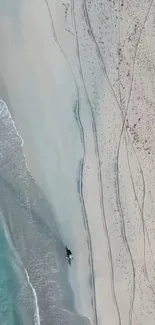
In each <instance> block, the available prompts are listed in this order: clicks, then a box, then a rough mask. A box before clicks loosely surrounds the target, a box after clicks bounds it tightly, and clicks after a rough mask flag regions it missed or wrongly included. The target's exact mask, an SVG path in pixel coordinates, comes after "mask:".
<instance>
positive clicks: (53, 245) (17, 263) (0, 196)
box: [0, 102, 89, 325]
mask: <svg viewBox="0 0 155 325" xmlns="http://www.w3.org/2000/svg"><path fill="white" fill-rule="evenodd" d="M0 213H1V214H0V215H1V219H0V220H1V222H0V290H1V291H0V325H1V324H3V325H14V324H15V325H18V324H19V325H40V324H41V325H43V324H46V325H51V324H52V325H57V324H59V325H61V324H63V325H85V324H89V321H88V320H87V319H86V318H84V317H81V316H80V315H78V314H77V313H76V311H75V308H74V296H73V293H72V290H71V288H70V285H69V282H68V264H67V262H66V259H65V246H64V245H65V243H63V240H62V238H61V235H60V232H59V227H58V225H57V222H56V220H55V215H54V212H53V211H52V209H51V206H49V204H48V202H47V200H46V199H45V197H44V195H43V193H42V191H41V190H40V189H39V188H38V186H37V185H36V184H35V182H34V179H33V178H32V176H31V174H30V172H29V170H28V169H27V167H26V161H25V158H24V155H23V151H22V139H21V138H20V136H19V135H18V133H17V131H16V129H15V126H14V123H13V121H12V119H11V116H10V114H9V111H8V109H7V107H6V105H5V104H4V103H3V102H0Z"/></svg>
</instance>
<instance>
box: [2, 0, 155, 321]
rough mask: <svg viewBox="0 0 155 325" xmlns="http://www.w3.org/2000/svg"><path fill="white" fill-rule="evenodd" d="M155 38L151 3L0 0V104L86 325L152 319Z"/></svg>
mask: <svg viewBox="0 0 155 325" xmlns="http://www.w3.org/2000/svg"><path fill="white" fill-rule="evenodd" d="M154 41H155V35H154V2H153V1H150V0H149V1H148V0H147V1H145V2H141V1H136V2H134V1H123V0H120V1H103V0H102V1H100V3H99V2H97V3H94V4H93V2H92V1H86V0H83V1H74V0H72V1H65V2H61V1H59V0H57V1H54V0H53V1H52V0H48V1H43V0H37V1H36V0H34V1H30V0H28V1H25V2H24V1H22V0H21V1H20V0H18V1H17V0H16V1H15V2H14V4H13V5H12V2H11V1H9V0H6V1H5V4H4V2H3V1H2V0H1V1H0V44H1V51H0V73H1V78H0V80H1V81H0V97H1V98H2V99H3V100H5V101H6V102H7V104H8V106H9V108H10V112H11V114H12V117H13V119H14V121H15V124H16V127H17V129H18V132H19V133H20V134H21V136H22V138H23V139H24V152H25V155H26V159H27V164H28V167H29V169H30V171H31V173H32V175H33V177H34V178H35V180H36V182H37V183H38V184H39V186H40V187H41V189H42V190H43V192H44V194H45V196H46V198H47V199H48V201H49V203H50V204H51V206H52V207H53V208H54V210H55V214H56V216H57V221H58V223H59V227H60V231H61V236H62V238H63V240H64V242H66V243H67V245H68V246H69V247H71V249H72V250H73V252H74V254H75V257H76V258H75V260H74V263H73V265H72V268H71V269H70V270H69V277H70V283H71V287H72V289H73V291H74V294H75V304H76V308H77V311H78V312H79V313H82V314H83V315H85V316H87V317H89V318H90V319H91V320H92V322H93V323H94V322H96V323H98V324H111V325H115V324H116V325H121V324H122V325H125V324H130V325H131V324H133V325H136V324H138V325H139V324H141V325H144V324H149V325H152V324H154V320H155V305H154V299H155V279H154V270H155V262H154V259H155V249H154V247H155V235H154V232H155V221H154V212H155V211H154V210H155V207H154V193H155V192H154V190H155V189H154V183H155V182H154V178H155V160H154V154H155V142H154V122H155V121H154V119H155V114H154V57H155V53H154V51H155V44H154Z"/></svg>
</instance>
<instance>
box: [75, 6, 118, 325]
mask: <svg viewBox="0 0 155 325" xmlns="http://www.w3.org/2000/svg"><path fill="white" fill-rule="evenodd" d="M72 3H73V20H74V28H75V34H76V40H77V56H78V61H79V71H80V75H81V79H82V82H83V86H84V91H85V95H86V99H87V103H88V106H89V109H90V113H91V117H92V129H93V137H94V145H95V154H96V160H97V169H98V182H99V191H100V206H101V211H102V220H103V228H104V230H105V235H106V239H107V243H108V249H109V252H108V257H109V264H110V273H111V288H112V295H113V301H114V304H115V307H116V310H117V315H118V322H119V325H121V316H120V311H119V307H118V302H117V298H116V292H115V286H114V270H113V258H112V250H111V244H110V238H109V233H108V227H107V221H106V216H105V209H104V202H103V185H102V173H101V161H100V154H99V145H98V137H97V128H96V122H95V116H94V113H93V108H92V105H91V101H90V98H89V96H88V92H87V89H86V85H85V80H84V76H83V72H82V65H81V58H80V50H79V41H78V33H77V27H76V20H75V12H74V0H72Z"/></svg>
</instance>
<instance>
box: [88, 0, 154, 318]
mask: <svg viewBox="0 0 155 325" xmlns="http://www.w3.org/2000/svg"><path fill="white" fill-rule="evenodd" d="M83 2H84V3H83V7H84V11H85V20H86V23H87V25H88V27H89V32H90V34H91V37H92V39H93V41H94V43H95V45H96V50H97V54H98V57H99V58H100V60H101V62H102V64H103V72H104V73H105V75H106V77H107V80H108V82H109V85H110V88H111V90H112V93H113V96H114V98H115V100H116V103H117V104H118V106H119V108H120V109H121V111H122V108H121V106H120V104H119V102H118V100H117V97H116V94H115V92H114V89H113V87H112V84H111V82H110V79H109V77H108V74H107V71H106V67H105V63H104V60H103V57H102V55H101V52H100V48H99V46H98V43H97V41H96V39H95V36H94V34H93V31H92V27H91V24H90V20H89V16H88V11H87V5H86V0H83ZM152 3H153V0H152V1H151V3H150V6H149V8H148V11H147V14H146V16H145V19H144V23H143V26H142V29H141V32H140V35H139V38H138V41H137V44H136V50H135V56H134V62H133V71H132V80H131V87H130V91H129V98H128V103H127V109H126V112H125V116H124V121H123V125H122V130H121V134H120V141H119V144H118V150H117V160H116V164H117V168H116V170H117V187H119V179H118V178H119V176H118V160H119V151H120V144H121V138H122V135H123V131H124V126H125V120H126V115H127V112H128V107H129V102H130V97H131V92H132V86H133V77H134V68H135V60H136V53H137V48H138V44H139V41H140V38H141V34H142V31H143V28H144V26H145V23H146V20H147V17H148V15H149V12H150V9H151V6H152ZM118 194H119V195H120V193H119V191H118ZM119 200H120V197H119ZM120 207H121V202H120ZM121 210H122V209H121ZM120 212H121V211H120ZM122 213H123V210H122V212H121V215H122ZM122 216H123V215H122ZM123 218H124V216H123ZM124 230H125V229H124ZM126 239H127V238H126ZM127 247H128V248H129V255H130V258H131V264H132V268H133V290H134V291H135V279H134V278H135V275H134V274H135V267H134V263H133V258H132V254H131V251H130V247H129V246H127ZM134 296H135V292H133V296H132V301H131V307H130V312H129V315H130V316H129V317H130V318H129V319H130V323H131V322H132V312H133V305H134Z"/></svg>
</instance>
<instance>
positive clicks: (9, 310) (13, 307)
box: [0, 217, 21, 325]
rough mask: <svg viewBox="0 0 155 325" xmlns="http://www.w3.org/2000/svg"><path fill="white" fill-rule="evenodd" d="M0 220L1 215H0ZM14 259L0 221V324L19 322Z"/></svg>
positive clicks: (17, 282)
mask: <svg viewBox="0 0 155 325" xmlns="http://www.w3.org/2000/svg"><path fill="white" fill-rule="evenodd" d="M0 220H1V217H0ZM15 263H16V261H15V259H14V257H13V253H12V250H11V248H10V245H9V243H8V240H7V237H6V233H5V229H4V225H3V223H2V220H1V222H0V324H3V325H19V324H21V319H20V312H19V305H20V303H19V302H18V297H19V292H20V281H19V280H18V277H17V274H16V272H15V268H14V265H15Z"/></svg>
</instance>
